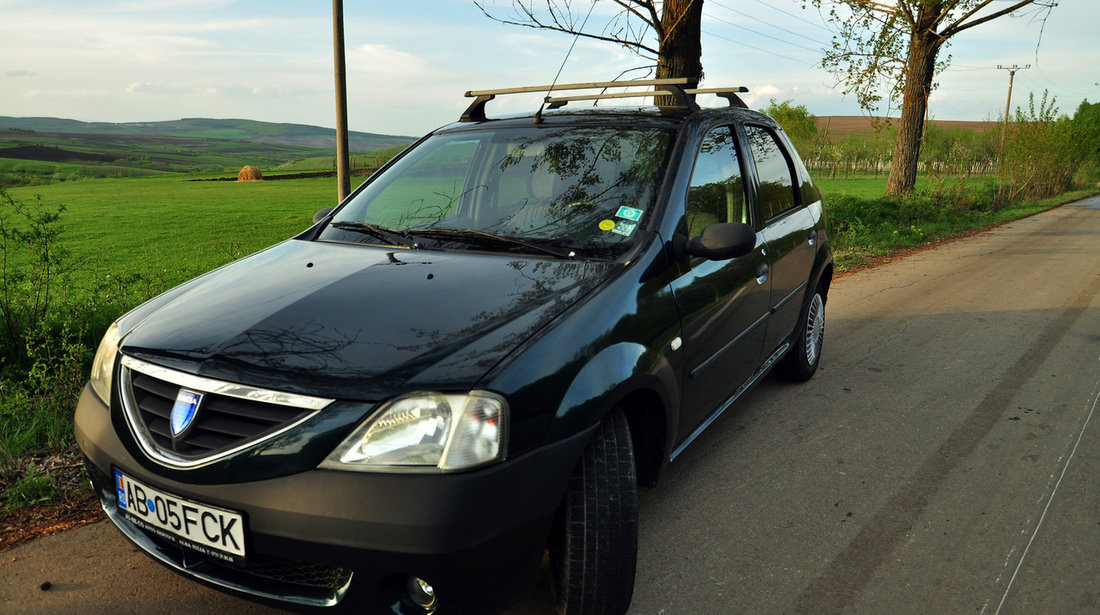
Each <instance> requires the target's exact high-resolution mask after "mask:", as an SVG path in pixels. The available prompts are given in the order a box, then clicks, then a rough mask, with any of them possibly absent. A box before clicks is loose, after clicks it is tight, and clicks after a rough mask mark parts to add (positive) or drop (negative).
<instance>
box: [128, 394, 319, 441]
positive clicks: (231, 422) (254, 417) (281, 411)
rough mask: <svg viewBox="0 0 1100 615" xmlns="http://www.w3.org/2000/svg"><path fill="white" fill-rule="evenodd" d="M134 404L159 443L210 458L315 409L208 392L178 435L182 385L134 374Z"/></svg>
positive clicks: (274, 429)
mask: <svg viewBox="0 0 1100 615" xmlns="http://www.w3.org/2000/svg"><path fill="white" fill-rule="evenodd" d="M130 383H131V387H132V391H133V393H132V394H133V398H134V403H135V404H136V406H137V408H138V411H139V417H140V420H141V422H142V424H143V425H144V426H145V428H146V430H148V431H149V433H150V434H151V435H152V437H153V442H155V443H156V445H157V446H158V447H159V448H161V449H164V450H169V451H172V452H174V453H176V454H178V455H180V456H182V457H189V458H195V457H205V456H207V455H212V454H216V453H219V452H221V451H225V450H228V449H230V448H233V447H236V446H239V445H240V444H242V443H244V442H248V441H250V440H255V439H258V438H262V437H264V436H265V435H267V434H269V433H271V432H273V431H277V430H278V429H279V428H280V427H282V426H284V425H286V424H288V423H294V422H296V421H297V420H299V419H301V418H302V417H304V416H306V415H308V414H310V413H311V411H309V410H303V409H301V408H294V407H291V406H278V405H275V404H268V403H263V402H256V401H250V400H247V399H237V398H233V397H226V396H223V395H216V394H213V393H207V394H206V395H205V397H204V398H203V402H202V406H201V407H200V410H199V412H198V414H197V415H196V416H195V422H194V424H193V425H192V426H191V427H190V428H189V429H188V430H187V431H186V432H184V437H182V438H173V437H172V426H171V422H170V417H171V414H172V405H173V404H174V403H175V400H176V395H177V394H178V393H179V391H180V388H182V387H180V386H179V385H176V384H172V383H171V382H166V381H164V380H160V379H157V378H154V377H152V376H147V375H145V374H142V373H134V374H132V376H131V379H130Z"/></svg>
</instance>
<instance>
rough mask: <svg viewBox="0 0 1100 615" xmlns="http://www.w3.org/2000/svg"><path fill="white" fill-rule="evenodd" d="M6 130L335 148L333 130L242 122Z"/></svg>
mask: <svg viewBox="0 0 1100 615" xmlns="http://www.w3.org/2000/svg"><path fill="white" fill-rule="evenodd" d="M3 129H9V130H19V131H34V132H39V133H55V134H56V133H64V134H82V135H118V136H122V135H130V136H146V137H148V136H160V137H197V138H202V139H228V140H232V141H244V142H251V143H267V144H271V145H292V146H297V147H308V148H321V149H335V148H336V131H335V130H333V129H332V128H321V127H320V126H308V125H305V124H279V123H272V122H258V121H255V120H239V119H228V120H217V119H206V118H184V119H182V120H171V121H166V122H126V123H120V124H116V123H110V122H81V121H77V120H67V119H61V118H55V117H8V116H0V130H3ZM415 140H416V139H415V138H413V137H405V136H395V135H381V134H375V133H370V132H355V131H351V132H349V133H348V142H349V146H350V149H351V151H353V152H370V151H374V150H379V149H386V148H390V147H396V146H404V145H408V144H409V143H412V142H413V141H415Z"/></svg>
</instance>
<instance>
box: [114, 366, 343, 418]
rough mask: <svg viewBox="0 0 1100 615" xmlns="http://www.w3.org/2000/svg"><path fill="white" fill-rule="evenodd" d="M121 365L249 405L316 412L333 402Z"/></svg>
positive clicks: (147, 367) (156, 367)
mask: <svg viewBox="0 0 1100 615" xmlns="http://www.w3.org/2000/svg"><path fill="white" fill-rule="evenodd" d="M122 365H123V367H127V368H129V369H132V370H134V371H137V372H141V373H143V374H145V375H147V376H152V377H154V378H157V379H158V380H166V381H168V382H171V383H172V384H178V385H179V386H181V387H186V388H188V389H195V390H198V391H203V392H205V393H214V394H215V395H225V396H226V397H239V398H241V399H248V400H251V401H259V402H264V403H267V404H277V405H279V406H293V407H295V408H305V409H307V410H320V409H322V408H324V407H325V406H327V405H329V404H331V403H332V402H333V400H331V399H325V398H323V397H310V396H308V395H298V394H296V393H284V392H283V391H272V390H270V389H260V388H257V387H250V386H245V385H243V384H234V383H232V382H224V381H221V380H214V379H212V378H204V377H202V376H196V375H194V374H187V373H184V372H177V371H176V370H174V369H169V368H167V367H161V366H160V365H153V364H151V363H146V362H145V361H142V360H140V359H135V358H133V357H128V356H126V355H123V356H122Z"/></svg>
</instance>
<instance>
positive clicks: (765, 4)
mask: <svg viewBox="0 0 1100 615" xmlns="http://www.w3.org/2000/svg"><path fill="white" fill-rule="evenodd" d="M711 1H712V2H713V0H711ZM754 1H755V2H756V3H757V4H763V5H764V6H766V7H768V8H769V9H772V10H773V11H779V12H780V13H783V14H784V15H786V16H788V17H793V18H794V19H797V20H798V21H803V22H806V23H808V24H810V25H811V26H813V27H815V28H821V29H822V30H824V31H826V32H828V33H829V34H833V31H832V30H830V29H828V28H826V27H825V26H823V25H821V24H819V23H814V22H812V21H810V20H809V19H806V18H804V17H799V16H798V15H795V14H794V13H789V12H787V11H784V10H783V9H781V8H779V7H777V6H772V5H771V4H769V3H767V2H764V0H754ZM715 4H717V3H715Z"/></svg>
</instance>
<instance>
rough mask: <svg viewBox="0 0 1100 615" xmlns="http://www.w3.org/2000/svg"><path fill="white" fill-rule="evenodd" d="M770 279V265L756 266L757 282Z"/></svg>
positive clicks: (760, 282) (761, 282)
mask: <svg viewBox="0 0 1100 615" xmlns="http://www.w3.org/2000/svg"><path fill="white" fill-rule="evenodd" d="M767 281H768V266H767V265H766V264H762V265H760V266H759V267H757V268H756V283H757V284H763V283H764V282H767Z"/></svg>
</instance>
